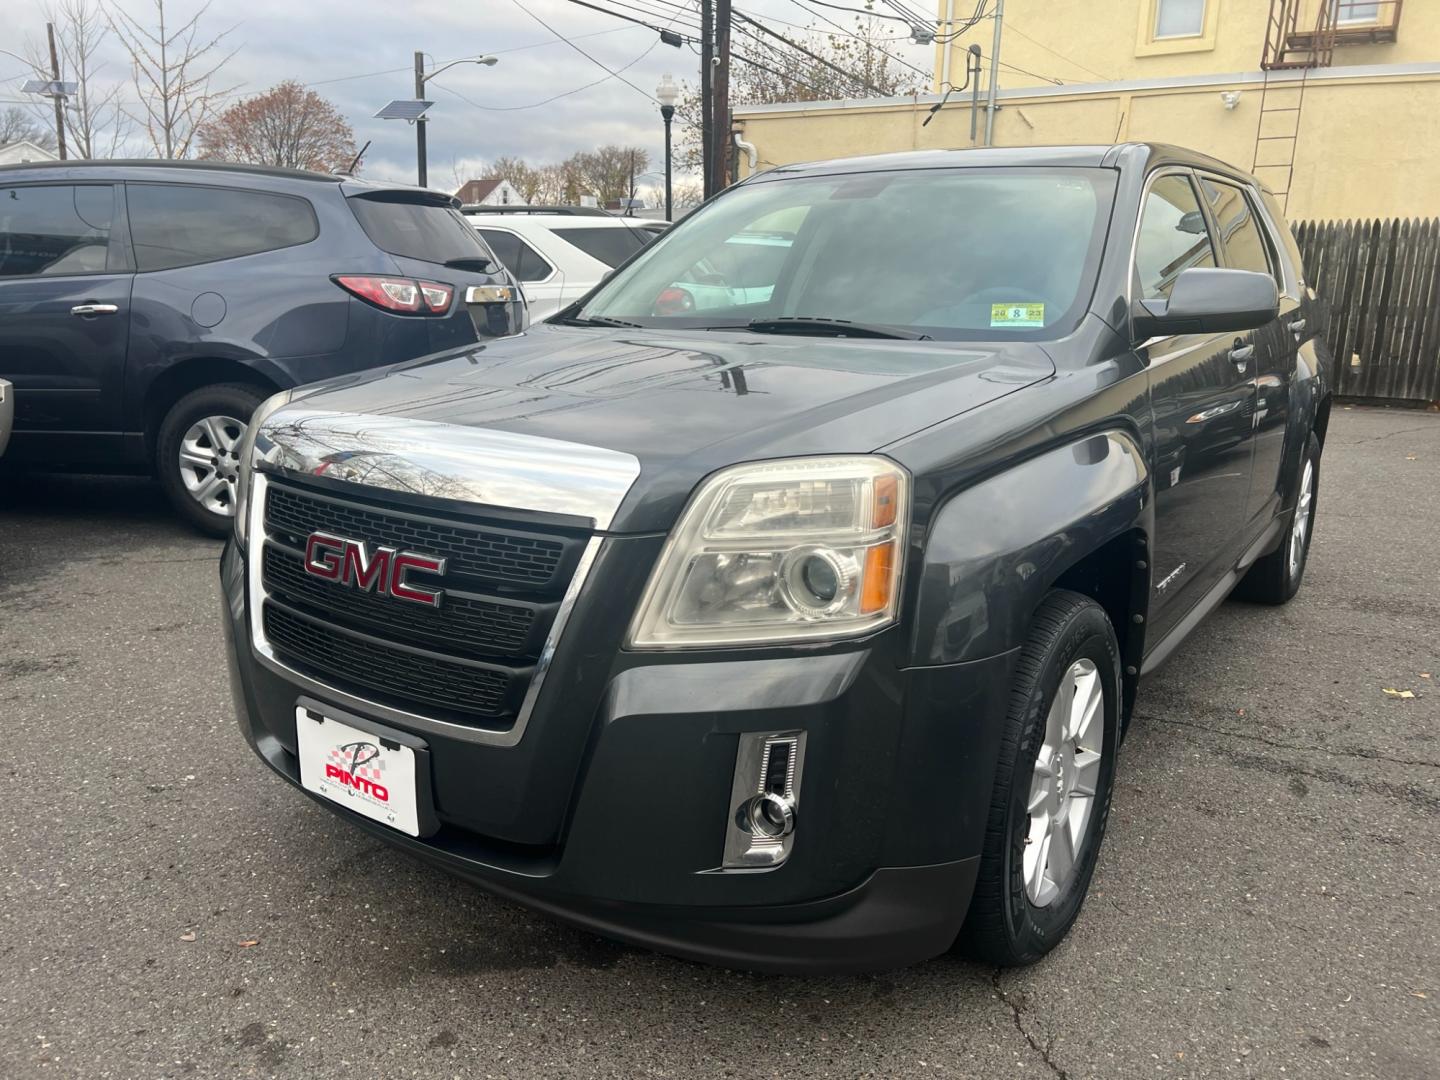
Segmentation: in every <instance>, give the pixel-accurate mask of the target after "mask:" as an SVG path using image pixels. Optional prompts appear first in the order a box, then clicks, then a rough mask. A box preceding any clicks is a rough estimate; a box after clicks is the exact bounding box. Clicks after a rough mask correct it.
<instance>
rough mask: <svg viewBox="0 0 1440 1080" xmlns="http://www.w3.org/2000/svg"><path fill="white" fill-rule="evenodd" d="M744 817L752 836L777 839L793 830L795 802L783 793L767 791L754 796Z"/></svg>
mask: <svg viewBox="0 0 1440 1080" xmlns="http://www.w3.org/2000/svg"><path fill="white" fill-rule="evenodd" d="M745 817H746V820H747V822H748V823H749V826H750V832H751V834H752V835H754V836H767V837H769V838H771V839H772V840H778V839H780V838H781V837H784V836H789V835H790V834H791V833H792V832H794V831H795V803H794V802H792V801H791V800H790V799H787V798H786V797H785V796H784V795H776V794H774V793H773V792H769V791H767V792H766V793H765V794H764V795H757V796H755V798H753V799H751V800H750V802H749V804H748V806H747V813H746V815H745Z"/></svg>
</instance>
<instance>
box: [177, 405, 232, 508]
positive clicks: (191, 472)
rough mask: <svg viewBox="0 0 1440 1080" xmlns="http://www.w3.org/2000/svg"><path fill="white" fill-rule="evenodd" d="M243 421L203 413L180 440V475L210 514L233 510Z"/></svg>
mask: <svg viewBox="0 0 1440 1080" xmlns="http://www.w3.org/2000/svg"><path fill="white" fill-rule="evenodd" d="M244 438H245V424H244V422H243V421H240V420H236V419H235V418H234V417H233V416H206V417H203V418H202V419H200V420H197V421H195V423H193V424H191V425H190V429H189V430H188V431H186V432H185V437H184V438H183V439H181V440H180V460H179V465H180V479H181V480H183V481H184V483H185V490H186V491H188V492H189V493H190V497H191V498H192V499H194V500H195V501H196V502H197V503H199V504H200V505H201V506H203V507H204V508H205V509H206V510H208V511H209V512H210V513H212V514H219V515H221V516H222V517H231V516H233V515H234V513H235V483H236V480H237V479H238V478H239V475H240V442H241V440H242V439H244Z"/></svg>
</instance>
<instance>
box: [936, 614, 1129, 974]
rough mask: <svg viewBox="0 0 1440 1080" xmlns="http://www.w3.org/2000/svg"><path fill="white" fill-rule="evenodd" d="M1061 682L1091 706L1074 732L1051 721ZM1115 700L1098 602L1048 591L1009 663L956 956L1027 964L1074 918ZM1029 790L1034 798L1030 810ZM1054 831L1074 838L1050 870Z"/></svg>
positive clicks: (1098, 808) (1109, 634)
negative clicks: (1065, 863) (980, 846)
mask: <svg viewBox="0 0 1440 1080" xmlns="http://www.w3.org/2000/svg"><path fill="white" fill-rule="evenodd" d="M1062 684H1065V685H1066V686H1070V687H1073V688H1074V691H1073V693H1072V695H1071V697H1070V701H1071V703H1072V707H1074V706H1075V705H1077V704H1080V705H1083V704H1084V703H1085V702H1089V703H1091V704H1092V705H1093V711H1091V710H1087V711H1090V714H1091V716H1092V719H1091V720H1090V721H1089V722H1088V723H1083V722H1082V723H1079V724H1075V725H1074V727H1075V728H1078V729H1079V735H1078V736H1077V737H1075V738H1068V732H1065V731H1064V725H1063V724H1062V714H1063V713H1064V711H1065V710H1064V707H1063V701H1061V702H1057V697H1059V695H1060V694H1061V692H1062ZM1097 696H1098V701H1097V700H1096V698H1097ZM1120 701H1121V697H1120V648H1119V645H1118V644H1117V642H1116V640H1115V630H1114V628H1113V627H1112V626H1111V625H1110V620H1109V618H1108V617H1107V616H1106V615H1105V611H1104V609H1103V608H1101V607H1100V605H1099V604H1097V603H1095V601H1093V600H1091V599H1090V598H1089V597H1087V596H1081V595H1080V594H1079V593H1073V592H1065V591H1060V590H1056V591H1054V592H1051V593H1050V594H1049V595H1048V596H1047V597H1046V598H1045V600H1044V601H1043V602H1042V603H1041V605H1040V607H1039V609H1038V610H1037V611H1036V612H1035V617H1034V620H1033V621H1032V622H1031V627H1030V637H1029V639H1028V640H1027V641H1026V643H1025V646H1024V648H1023V649H1022V650H1021V652H1020V658H1019V660H1018V661H1017V663H1016V672H1015V682H1014V685H1013V686H1012V687H1011V691H1010V708H1009V712H1008V714H1007V715H1006V717H1005V730H1004V731H1003V733H1002V737H1001V744H1000V758H999V762H998V764H997V767H996V773H995V789H994V793H993V794H992V796H991V800H990V814H989V819H988V822H987V825H986V830H985V846H984V850H983V852H982V855H981V860H980V870H979V873H978V876H977V879H976V883H975V892H974V894H973V896H972V898H971V901H970V910H969V912H968V913H967V914H966V917H965V923H964V925H963V926H962V927H961V929H960V935H959V937H958V938H957V940H956V948H957V950H958V951H960V952H961V953H963V954H964V955H967V956H969V957H971V958H973V959H977V960H982V961H985V962H988V963H991V964H997V965H999V966H1001V967H1013V966H1017V965H1021V964H1033V963H1034V962H1035V961H1036V960H1039V959H1040V958H1041V957H1042V956H1044V955H1045V954H1046V953H1048V952H1049V951H1050V950H1051V949H1053V948H1054V947H1055V946H1056V945H1057V944H1058V943H1059V942H1060V940H1061V939H1062V938H1063V937H1064V936H1065V933H1066V931H1068V930H1069V929H1070V925H1071V924H1072V923H1073V922H1074V921H1075V918H1076V916H1077V915H1079V914H1080V906H1081V904H1082V903H1083V902H1084V900H1085V894H1086V892H1087V891H1088V889H1089V888H1090V878H1091V875H1092V874H1093V873H1094V871H1095V861H1096V858H1097V857H1098V855H1099V852H1100V842H1101V840H1102V838H1103V837H1104V835H1105V822H1106V819H1107V818H1108V817H1109V814H1110V793H1111V789H1112V788H1113V786H1114V779H1115V753H1116V748H1117V746H1118V745H1119V738H1118V736H1119V729H1120ZM1056 705H1059V706H1060V707H1059V708H1056V709H1055V710H1054V711H1055V717H1054V718H1053V719H1054V720H1055V721H1056V724H1055V725H1049V734H1048V735H1047V721H1049V720H1051V719H1052V717H1051V712H1052V706H1056ZM1056 731H1062V733H1064V734H1066V735H1067V738H1060V739H1057V738H1055V733H1056ZM1057 744H1058V745H1059V746H1060V749H1061V753H1060V754H1058V755H1056V754H1053V753H1052V747H1053V746H1054V745H1057ZM1042 751H1044V754H1045V757H1044V762H1045V763H1046V764H1045V767H1044V769H1043V771H1044V775H1043V776H1042V775H1041V768H1042V757H1041V754H1042ZM1096 753H1098V754H1099V757H1098V759H1094V758H1092V757H1091V756H1090V755H1092V754H1096ZM1057 758H1058V759H1059V766H1060V767H1059V768H1058V769H1056V768H1055V767H1054V766H1055V763H1056V759H1057ZM1067 763H1068V766H1067ZM1077 781H1079V783H1077ZM1051 785H1054V786H1053V787H1052V786H1051ZM1085 788H1089V789H1093V794H1090V795H1088V796H1087V795H1084V794H1083V789H1085ZM1034 791H1041V792H1043V793H1044V795H1043V800H1042V801H1041V802H1040V803H1039V804H1037V814H1036V816H1034V817H1032V814H1031V809H1030V807H1031V804H1032V801H1033V799H1032V795H1033V792H1034ZM1086 802H1088V803H1089V805H1088V807H1085V806H1084V805H1083V804H1084V803H1086ZM1057 819H1058V820H1059V821H1062V822H1064V823H1065V827H1064V828H1063V829H1062V828H1059V827H1057V828H1055V829H1054V830H1048V829H1047V828H1046V826H1045V822H1046V821H1053V820H1057ZM1063 836H1069V837H1071V838H1072V839H1073V838H1076V837H1078V839H1074V842H1073V845H1072V847H1071V848H1069V849H1068V850H1072V851H1073V857H1072V858H1071V860H1070V865H1069V868H1068V869H1066V870H1061V869H1060V868H1059V863H1060V862H1061V861H1062V856H1061V853H1062V852H1063V851H1065V850H1067V849H1066V848H1063V847H1060V846H1059V845H1060V844H1062V843H1063V839H1062V837H1063ZM1027 860H1029V861H1027Z"/></svg>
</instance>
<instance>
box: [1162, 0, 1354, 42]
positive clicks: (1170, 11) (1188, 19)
mask: <svg viewBox="0 0 1440 1080" xmlns="http://www.w3.org/2000/svg"><path fill="white" fill-rule="evenodd" d="M1337 2H1339V3H1342V4H1343V3H1345V0H1337ZM1204 32H1205V0H1155V38H1156V40H1157V41H1158V40H1159V39H1160V38H1178V37H1199V36H1200V35H1201V34H1203V33H1204Z"/></svg>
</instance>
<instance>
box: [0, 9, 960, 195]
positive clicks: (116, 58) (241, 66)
mask: <svg viewBox="0 0 1440 1080" xmlns="http://www.w3.org/2000/svg"><path fill="white" fill-rule="evenodd" d="M113 2H116V3H119V4H120V5H121V6H123V7H124V8H125V9H126V10H127V11H130V12H131V13H133V14H135V15H137V16H142V17H143V16H144V15H145V14H146V13H147V11H148V9H149V8H150V4H151V3H152V2H153V0H113ZM596 2H598V3H600V4H601V5H602V6H610V7H620V6H621V5H619V4H610V3H609V0H596ZM682 2H683V3H687V4H688V6H689V7H690V8H691V9H692V10H693V9H694V8H695V7H696V6H697V4H696V2H695V0H682ZM197 6H198V4H197V2H196V0H168V3H167V7H168V9H169V18H170V21H171V22H172V23H174V22H175V21H176V16H177V15H178V16H180V17H182V18H186V17H189V15H190V14H192V13H193V12H194V11H195V9H196V7H197ZM644 6H645V7H647V8H650V9H652V10H673V8H669V7H668V6H667V5H665V4H663V3H655V2H653V0H644ZM856 6H859V3H858V0H857V4H856ZM911 6H912V7H914V8H916V9H917V10H920V11H928V10H929V9H930V8H931V6H932V4H931V3H930V2H928V0H913V2H912V3H911ZM17 7H18V10H17ZM45 7H46V5H45V3H44V2H43V0H11V2H10V3H9V4H7V5H6V8H7V11H6V18H5V28H4V31H3V34H0V50H4V51H13V52H15V53H24V52H25V51H26V46H27V45H28V44H29V43H30V42H32V41H36V42H38V41H42V40H43V38H44V32H45ZM742 10H746V11H749V12H750V13H751V14H753V15H756V16H759V17H762V18H765V19H766V20H767V21H769V20H772V19H773V20H777V21H775V22H773V24H772V25H773V26H774V27H775V29H777V30H779V31H781V32H782V33H786V34H799V33H800V31H799V30H797V29H795V28H794V27H793V26H789V25H785V24H784V23H781V22H780V21H778V20H784V21H785V23H792V24H798V25H800V26H806V25H811V24H817V23H818V22H819V13H825V14H827V15H829V16H832V17H834V18H835V19H836V20H837V21H840V22H842V23H844V22H845V20H847V19H848V18H849V16H846V15H844V14H842V13H840V12H837V11H834V10H830V9H826V8H814V7H809V6H808V5H803V4H802V3H801V2H800V0H747V2H746V3H745V4H744V5H743V8H742ZM807 11H808V12H809V14H807ZM632 13H633V12H632ZM17 17H18V18H17ZM537 17H538V19H537ZM684 18H685V17H684V16H681V20H682V21H683V20H684ZM538 20H544V22H545V23H548V24H549V25H550V26H551V27H552V28H554V30H555V31H556V32H558V33H559V34H560V35H563V36H564V37H565V38H569V39H570V40H572V41H573V42H574V44H575V45H576V46H579V48H580V49H583V50H584V51H585V52H587V53H589V54H591V55H592V56H593V57H594V58H595V60H598V61H599V62H600V64H604V65H606V66H607V67H609V68H610V69H612V70H615V71H620V72H621V74H622V75H623V76H624V78H625V79H628V80H629V81H630V82H632V83H634V84H635V87H638V88H640V89H639V90H637V89H635V88H632V87H631V86H628V85H626V83H625V82H624V81H622V80H621V79H619V78H614V77H611V76H608V75H607V73H606V71H605V69H604V68H602V67H600V66H599V65H598V64H596V63H594V62H592V61H591V60H589V59H587V58H586V57H585V56H582V55H581V53H580V52H578V51H577V50H576V49H575V48H573V47H571V46H570V45H567V44H566V43H565V42H564V41H562V40H560V39H559V38H557V36H556V34H555V33H552V32H551V30H549V29H546V27H545V26H543V25H541V22H540V21H538ZM654 21H657V22H663V21H664V20H663V19H657V20H654ZM203 25H204V26H206V27H208V28H209V29H210V30H211V32H219V31H220V30H223V29H225V28H226V27H229V26H233V27H234V30H233V32H232V34H231V35H230V37H229V38H228V39H227V40H228V43H229V44H230V45H231V47H234V48H238V52H237V53H236V55H235V57H234V58H233V59H232V60H231V61H230V62H229V63H228V64H227V65H226V66H225V68H224V69H223V71H222V77H221V81H223V82H225V83H227V84H235V85H237V87H238V90H237V92H238V93H240V94H244V93H255V92H258V91H261V90H264V89H265V88H267V87H269V86H272V85H273V84H275V83H277V82H280V81H281V80H283V79H287V78H294V79H299V80H300V81H301V82H304V83H307V84H309V85H310V86H312V87H314V88H315V89H316V90H318V91H320V92H321V93H323V94H325V95H326V96H327V97H328V98H330V99H331V100H332V101H334V102H335V104H336V105H338V106H339V108H340V109H341V110H342V111H343V112H344V113H345V114H346V116H347V117H348V118H349V120H350V122H351V124H352V125H353V127H354V129H355V135H356V138H357V140H358V142H359V143H361V144H363V143H364V142H365V141H366V140H367V139H371V140H373V145H372V146H371V148H370V151H369V152H368V154H367V155H366V158H365V172H366V173H367V175H371V176H376V177H382V178H393V179H405V180H413V178H414V168H415V151H414V129H413V128H411V127H409V126H408V125H406V124H404V123H403V122H400V121H393V120H392V121H382V120H375V119H372V115H373V114H374V113H375V112H376V111H377V110H378V109H379V108H380V107H381V106H382V105H384V104H385V103H386V102H387V101H389V100H391V99H392V98H409V97H412V96H413V89H414V86H413V74H412V68H413V53H414V51H415V50H416V49H422V50H424V51H425V52H426V53H427V54H428V55H429V57H430V58H431V60H432V64H443V63H445V62H446V61H449V60H453V59H456V58H459V57H464V56H473V55H476V54H479V53H490V54H494V55H497V56H498V57H499V58H500V61H499V63H498V64H497V65H496V66H494V67H477V66H474V65H461V66H457V67H455V68H452V69H450V70H449V71H448V72H446V73H445V74H444V75H442V76H440V77H438V78H437V79H436V80H435V82H433V83H431V84H430V86H431V92H430V94H429V96H430V97H431V98H432V99H433V100H434V101H435V103H436V104H435V107H434V109H433V110H432V111H431V114H430V115H431V116H432V118H433V122H432V123H431V124H430V128H429V144H430V149H429V161H430V180H431V184H432V185H433V186H436V187H449V186H451V179H452V176H453V175H454V174H456V173H458V174H460V175H461V176H462V178H469V177H470V176H471V175H474V174H475V173H476V172H477V169H478V165H479V163H480V162H483V161H489V160H493V159H494V158H496V157H500V156H502V155H519V156H523V157H526V158H528V159H531V160H536V161H549V160H558V159H561V158H564V157H567V156H568V155H569V154H571V153H573V152H574V151H576V150H583V149H588V148H591V147H594V146H598V145H603V144H605V143H625V144H633V145H636V146H641V147H644V148H646V149H648V150H649V151H650V152H651V157H652V162H654V163H655V164H658V163H659V162H660V161H661V160H662V158H661V150H662V145H663V143H662V138H663V135H662V131H663V129H662V126H661V123H660V118H659V115H658V112H657V109H656V106H655V104H654V102H652V101H650V100H649V99H648V97H647V95H648V94H652V93H653V92H654V88H655V85H656V84H657V83H658V82H659V80H660V77H661V75H663V74H664V73H666V72H671V73H673V74H674V75H675V77H676V79H678V80H681V81H684V80H687V79H688V80H690V81H692V82H693V81H694V80H695V78H696V73H697V69H698V66H699V58H698V57H697V56H696V55H695V53H694V52H692V51H691V50H690V49H689V48H680V49H676V48H673V47H671V46H668V45H664V44H661V43H659V42H658V40H657V35H656V34H655V33H654V32H653V31H652V30H649V29H646V28H645V27H642V26H635V25H633V24H629V23H624V22H621V21H619V20H617V19H615V18H613V17H610V16H607V15H603V14H599V13H597V12H593V11H588V10H586V9H584V8H582V7H578V6H576V5H574V4H571V3H569V2H567V0H466V2H461V3H444V2H441V3H431V4H426V5H423V6H422V5H419V4H412V3H406V2H404V0H303V2H301V0H212V3H211V7H210V10H209V12H208V13H207V15H206V16H205V21H204V23H203ZM677 25H678V24H677ZM894 25H895V29H896V32H897V34H903V32H904V27H902V26H901V25H900V24H899V23H896V24H894ZM114 44H115V43H113V42H111V43H110V45H111V46H112V48H110V49H109V50H107V51H108V52H109V54H110V55H109V57H108V62H107V65H106V67H105V70H104V71H103V72H102V76H103V77H109V78H112V79H117V80H128V73H127V69H126V63H125V57H124V54H123V52H121V51H120V50H119V49H118V48H113V46H114ZM891 47H892V48H893V49H894V50H895V51H896V52H897V53H899V54H901V55H903V56H905V57H906V58H907V59H908V60H909V61H910V62H911V63H914V64H916V65H917V66H919V67H922V68H926V69H927V70H928V66H929V63H930V50H929V49H927V48H923V47H919V46H909V47H908V48H907V47H906V46H905V45H903V44H901V43H896V44H894V45H892V46H891ZM622 69H623V70H622ZM28 76H29V73H28V72H26V71H24V70H23V66H22V65H21V64H20V63H19V62H18V61H17V60H15V58H14V57H11V56H7V55H4V52H0V101H6V102H8V101H14V100H16V99H19V98H20V96H21V95H20V94H19V92H18V91H19V86H20V80H21V79H23V78H25V77H28ZM597 80H603V81H599V82H597ZM591 83H596V85H593V86H588V88H585V89H582V87H587V84H591ZM642 90H643V91H644V92H645V93H643V94H642V93H641V92H640V91H642ZM569 91H574V92H573V93H567V92H569ZM560 94H564V95H565V96H563V97H559V98H558V99H557V100H554V101H551V102H549V103H548V104H539V103H540V102H542V101H544V100H545V99H547V98H551V97H554V96H555V95H560ZM126 96H127V97H128V98H130V99H132V100H133V99H134V97H135V93H134V90H133V88H129V87H128V86H127V93H126ZM677 127H678V125H677ZM134 149H135V150H137V151H139V150H142V149H143V147H141V146H139V145H137V146H136V147H134ZM646 179H648V180H653V179H654V178H646ZM643 182H645V181H643V180H642V183H643Z"/></svg>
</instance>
